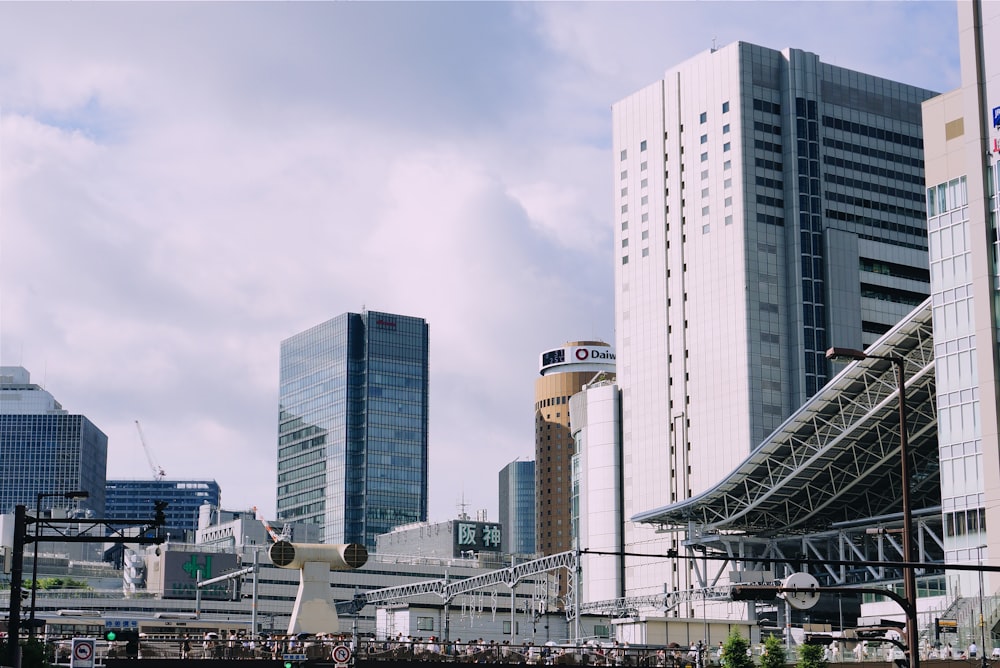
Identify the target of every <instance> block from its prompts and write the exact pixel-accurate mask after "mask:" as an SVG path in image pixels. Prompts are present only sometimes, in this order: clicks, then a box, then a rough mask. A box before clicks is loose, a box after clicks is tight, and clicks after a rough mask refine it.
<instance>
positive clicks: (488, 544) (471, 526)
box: [452, 520, 502, 557]
mask: <svg viewBox="0 0 1000 668" xmlns="http://www.w3.org/2000/svg"><path fill="white" fill-rule="evenodd" d="M452 535H453V536H454V549H455V556H456V557H460V556H462V555H461V553H462V552H469V551H472V552H499V551H500V539H501V536H502V531H501V525H500V524H497V523H496V522H473V521H471V520H453V526H452Z"/></svg>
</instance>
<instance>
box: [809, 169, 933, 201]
mask: <svg viewBox="0 0 1000 668" xmlns="http://www.w3.org/2000/svg"><path fill="white" fill-rule="evenodd" d="M823 177H824V178H825V179H826V181H827V183H834V184H836V185H838V186H845V187H847V188H852V189H854V190H867V191H868V192H871V193H878V194H879V195H886V196H888V197H898V198H899V199H908V200H910V201H911V202H917V203H918V204H923V203H924V201H925V199H924V194H923V193H922V192H915V191H913V190H904V189H902V188H893V187H892V186H886V185H882V184H879V183H872V182H871V181H869V180H860V179H851V178H848V177H846V176H837V175H836V174H831V173H829V172H827V173H825V174H823Z"/></svg>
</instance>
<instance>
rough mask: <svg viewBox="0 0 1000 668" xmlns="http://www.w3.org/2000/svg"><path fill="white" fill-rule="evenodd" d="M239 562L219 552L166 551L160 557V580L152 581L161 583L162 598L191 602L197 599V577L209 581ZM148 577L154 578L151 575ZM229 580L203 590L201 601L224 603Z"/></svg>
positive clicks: (228, 591) (229, 589)
mask: <svg viewBox="0 0 1000 668" xmlns="http://www.w3.org/2000/svg"><path fill="white" fill-rule="evenodd" d="M239 565H240V564H239V558H238V557H237V555H235V554H225V553H222V552H175V551H169V550H168V551H166V552H164V553H163V554H161V555H160V558H159V567H160V574H159V577H156V578H151V579H155V580H157V581H158V583H162V596H163V598H186V599H192V600H193V599H194V598H196V596H197V587H196V585H197V583H198V573H199V571H200V572H201V579H202V580H208V579H210V578H214V577H216V576H219V575H223V574H225V573H229V572H232V571H235V570H236V569H237V568H239ZM150 575H153V574H152V573H151V574H150ZM232 586H233V585H232V583H231V582H230V581H229V580H225V581H223V582H215V583H213V584H210V585H208V586H205V587H202V589H201V597H202V599H204V600H211V601H225V600H228V599H231V598H232V594H231V587H232Z"/></svg>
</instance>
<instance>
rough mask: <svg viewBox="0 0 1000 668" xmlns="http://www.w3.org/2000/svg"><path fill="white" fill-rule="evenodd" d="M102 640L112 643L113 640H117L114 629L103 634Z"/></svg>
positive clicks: (116, 633)
mask: <svg viewBox="0 0 1000 668" xmlns="http://www.w3.org/2000/svg"><path fill="white" fill-rule="evenodd" d="M104 639H105V640H107V641H108V642H114V641H115V640H118V632H117V631H115V630H114V629H108V630H107V631H105V632H104Z"/></svg>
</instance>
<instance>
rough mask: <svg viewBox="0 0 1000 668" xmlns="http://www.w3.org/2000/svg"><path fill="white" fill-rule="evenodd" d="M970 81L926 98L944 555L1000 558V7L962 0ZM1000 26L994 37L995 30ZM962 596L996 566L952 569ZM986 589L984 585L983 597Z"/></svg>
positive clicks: (971, 560)
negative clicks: (999, 199)
mask: <svg viewBox="0 0 1000 668" xmlns="http://www.w3.org/2000/svg"><path fill="white" fill-rule="evenodd" d="M956 4H957V5H958V20H959V51H960V55H961V62H962V68H961V71H962V84H961V87H960V88H959V89H957V90H954V91H951V92H949V93H945V94H944V95H941V96H939V97H936V98H934V99H932V100H929V101H927V102H925V103H924V105H923V112H924V116H923V120H924V137H925V140H926V149H925V154H926V161H927V216H928V218H927V231H928V236H929V245H930V267H931V291H932V294H933V301H932V308H933V317H934V357H935V373H936V390H937V415H938V421H937V429H938V449H939V455H940V461H941V506H942V510H943V513H944V518H943V519H944V526H945V535H944V549H945V560H946V561H948V562H950V563H963V562H964V563H967V564H975V563H982V564H988V565H991V566H992V565H995V564H997V563H998V562H997V558H998V556H1000V416H998V408H1000V393H998V389H997V388H998V386H1000V358H998V357H1000V356H998V351H997V345H996V341H997V337H998V336H1000V327H998V324H997V323H998V320H997V318H998V313H997V303H998V297H1000V292H998V290H997V285H1000V271H998V266H997V259H998V256H1000V236H998V229H997V197H998V194H1000V179H998V161H1000V44H998V43H997V40H996V35H997V34H1000V4H998V3H994V2H983V1H982V0H971V1H969V2H958V3H956ZM989 35H992V36H993V37H992V38H989V37H988V36H989ZM949 573H950V576H949V580H948V582H949V587H950V588H957V591H950V592H949V594H952V595H962V596H968V595H969V594H968V592H977V591H978V592H980V595H982V594H983V593H984V592H983V591H982V590H981V589H980V587H983V586H984V582H983V580H982V579H979V578H985V586H986V588H987V589H986V591H985V593H986V594H987V595H993V594H994V593H995V592H996V589H997V581H996V579H995V578H996V575H995V574H994V573H985V574H983V573H979V574H977V573H975V572H968V571H961V572H949ZM973 595H975V594H973Z"/></svg>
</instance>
